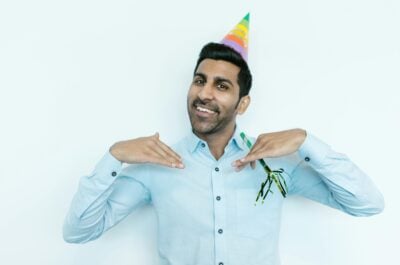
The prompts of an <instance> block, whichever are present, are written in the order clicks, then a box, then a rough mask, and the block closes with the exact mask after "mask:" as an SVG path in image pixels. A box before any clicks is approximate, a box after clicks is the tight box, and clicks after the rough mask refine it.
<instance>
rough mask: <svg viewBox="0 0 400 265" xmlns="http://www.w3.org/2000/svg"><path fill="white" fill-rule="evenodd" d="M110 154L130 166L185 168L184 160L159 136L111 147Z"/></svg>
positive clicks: (122, 142)
mask: <svg viewBox="0 0 400 265" xmlns="http://www.w3.org/2000/svg"><path fill="white" fill-rule="evenodd" d="M110 153H111V154H112V155H113V156H114V157H115V158H116V159H118V160H119V161H121V162H124V163H129V164H137V163H154V164H160V165H164V166H168V167H177V168H184V165H183V163H182V158H181V157H180V156H179V155H178V154H177V153H175V152H174V151H173V150H172V149H171V148H170V147H169V146H167V145H166V144H164V143H163V142H161V141H160V139H159V134H158V133H155V134H154V135H152V136H147V137H140V138H136V139H132V140H127V141H120V142H117V143H115V144H114V145H112V146H111V147H110Z"/></svg>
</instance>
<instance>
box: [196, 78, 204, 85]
mask: <svg viewBox="0 0 400 265" xmlns="http://www.w3.org/2000/svg"><path fill="white" fill-rule="evenodd" d="M194 83H195V84H198V85H202V84H204V80H202V79H196V80H194Z"/></svg>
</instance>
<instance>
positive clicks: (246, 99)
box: [238, 95, 250, 114]
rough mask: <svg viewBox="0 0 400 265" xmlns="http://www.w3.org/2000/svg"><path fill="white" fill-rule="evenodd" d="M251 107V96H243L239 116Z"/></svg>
mask: <svg viewBox="0 0 400 265" xmlns="http://www.w3.org/2000/svg"><path fill="white" fill-rule="evenodd" d="M249 105H250V96H249V95H246V96H243V97H242V98H241V99H240V102H239V106H238V114H243V113H244V112H245V111H246V109H247V107H248V106H249Z"/></svg>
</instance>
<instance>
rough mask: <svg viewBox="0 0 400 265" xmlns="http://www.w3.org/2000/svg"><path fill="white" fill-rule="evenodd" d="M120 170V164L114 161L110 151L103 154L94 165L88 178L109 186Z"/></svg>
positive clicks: (116, 160)
mask: <svg viewBox="0 0 400 265" xmlns="http://www.w3.org/2000/svg"><path fill="white" fill-rule="evenodd" d="M121 170H122V162H121V161H119V160H118V159H116V158H115V157H114V156H113V155H112V154H111V153H110V151H107V153H105V154H104V156H103V157H102V158H101V159H100V161H99V162H98V163H97V164H96V166H95V168H94V171H93V173H92V175H91V177H90V178H94V179H96V180H97V181H99V182H100V183H102V184H111V183H112V182H114V180H115V179H116V178H117V177H118V175H119V173H120V172H121Z"/></svg>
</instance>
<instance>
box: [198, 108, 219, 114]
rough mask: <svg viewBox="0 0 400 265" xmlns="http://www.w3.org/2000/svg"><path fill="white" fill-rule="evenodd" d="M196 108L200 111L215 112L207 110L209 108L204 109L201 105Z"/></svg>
mask: <svg viewBox="0 0 400 265" xmlns="http://www.w3.org/2000/svg"><path fill="white" fill-rule="evenodd" d="M197 110H199V111H202V112H207V113H215V111H212V110H209V109H205V108H202V107H197Z"/></svg>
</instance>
